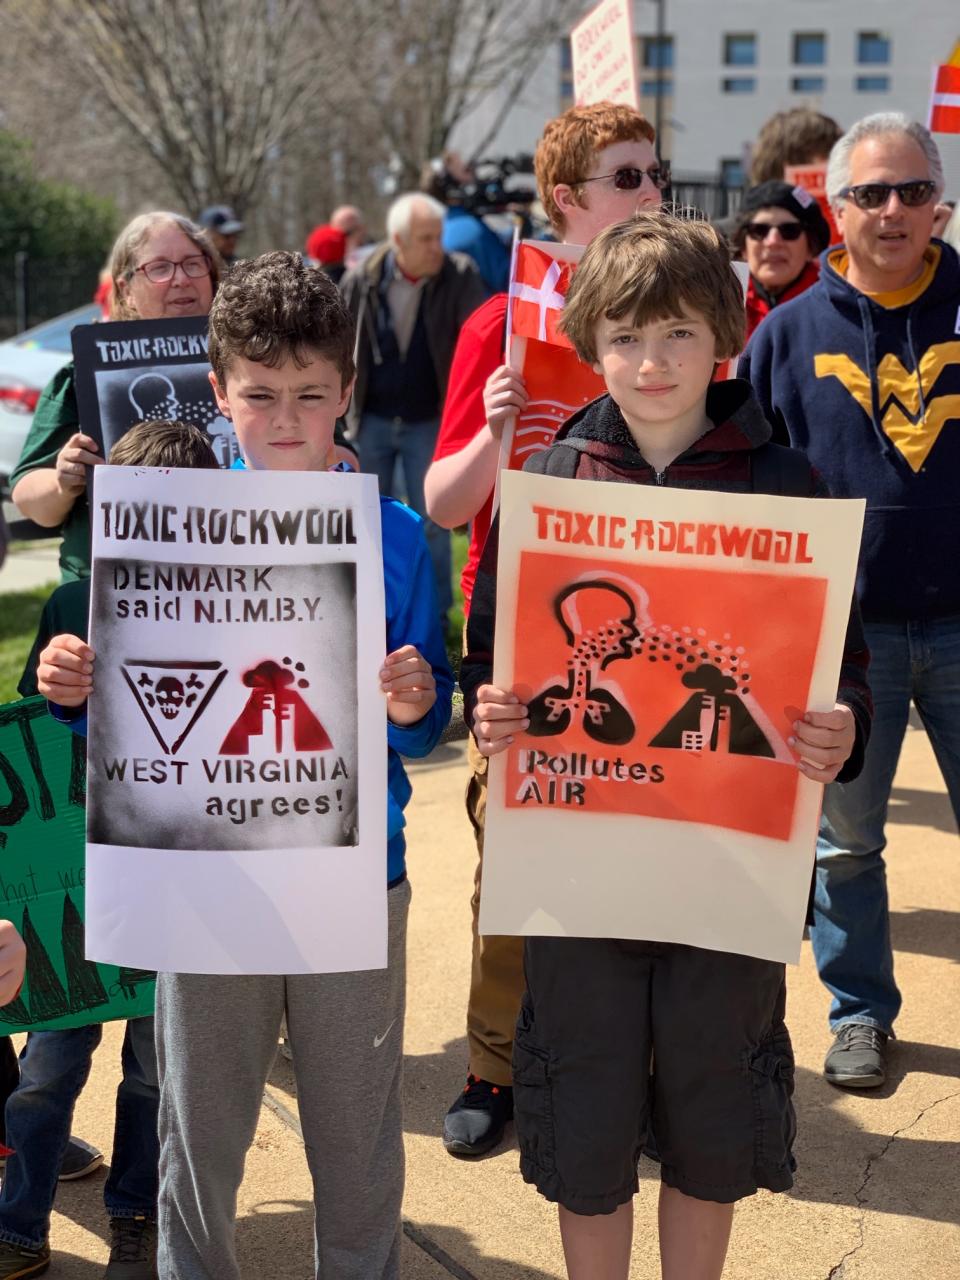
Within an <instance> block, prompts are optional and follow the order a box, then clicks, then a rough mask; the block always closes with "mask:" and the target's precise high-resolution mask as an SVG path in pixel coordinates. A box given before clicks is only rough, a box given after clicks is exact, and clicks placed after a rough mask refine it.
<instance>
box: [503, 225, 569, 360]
mask: <svg viewBox="0 0 960 1280" xmlns="http://www.w3.org/2000/svg"><path fill="white" fill-rule="evenodd" d="M572 274H573V267H572V264H571V263H569V262H561V261H560V260H559V259H558V258H555V257H554V256H553V254H552V253H550V251H549V250H548V249H541V248H540V247H539V246H537V245H535V244H531V243H530V242H529V241H528V240H521V241H520V243H519V244H518V245H517V252H516V255H515V257H514V263H513V273H512V275H511V279H510V290H509V293H510V327H511V332H512V333H513V335H514V337H517V338H536V340H537V341H538V342H549V343H551V344H552V345H553V346H557V347H572V346H573V344H572V343H571V341H570V339H569V338H566V337H564V335H563V334H562V333H559V332H558V330H557V324H558V323H559V321H560V317H561V315H562V314H563V303H564V299H565V297H566V293H567V289H568V288H569V287H570V278H571V276H572Z"/></svg>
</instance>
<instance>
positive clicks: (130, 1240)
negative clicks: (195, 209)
mask: <svg viewBox="0 0 960 1280" xmlns="http://www.w3.org/2000/svg"><path fill="white" fill-rule="evenodd" d="M110 1246H111V1247H110V1261H109V1262H108V1263H107V1269H106V1271H105V1272H104V1273H103V1280H156V1278H157V1224H156V1223H155V1222H149V1221H148V1220H147V1219H146V1218H111V1219H110Z"/></svg>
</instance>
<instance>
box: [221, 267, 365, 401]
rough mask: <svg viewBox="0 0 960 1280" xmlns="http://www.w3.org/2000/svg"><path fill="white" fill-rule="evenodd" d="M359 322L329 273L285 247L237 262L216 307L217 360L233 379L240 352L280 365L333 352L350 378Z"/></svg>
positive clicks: (332, 358)
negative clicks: (348, 307) (357, 323)
mask: <svg viewBox="0 0 960 1280" xmlns="http://www.w3.org/2000/svg"><path fill="white" fill-rule="evenodd" d="M353 345H354V324H353V319H352V317H351V315H350V312H349V311H348V310H347V308H346V306H345V304H344V302H343V299H342V298H341V296H340V293H339V291H338V289H337V286H336V285H335V284H334V283H333V281H332V280H331V279H330V277H329V276H328V275H327V274H326V273H325V272H324V271H321V270H320V268H319V267H311V266H308V265H307V263H305V262H304V260H303V258H301V257H300V255H299V254H298V253H287V252H286V251H285V250H282V249H278V250H276V251H275V252H273V253H262V254H261V255H260V257H259V258H250V259H248V260H246V261H244V262H238V263H237V264H236V265H235V266H233V267H231V268H230V270H229V272H228V273H227V275H226V276H225V277H224V279H223V280H222V282H221V284H220V288H219V289H218V290H217V295H216V297H215V298H214V300H213V306H212V307H211V308H210V352H209V354H210V364H211V366H212V368H213V371H214V373H215V374H216V375H217V382H219V384H220V386H221V387H223V386H225V385H226V379H227V374H228V373H229V371H230V364H231V362H232V361H233V360H235V359H237V357H238V356H239V357H241V358H243V359H245V360H252V361H253V362H254V363H255V364H265V365H269V366H270V367H271V368H274V369H275V368H276V367H277V365H279V364H281V363H282V362H283V361H284V360H288V359H292V360H293V361H294V362H295V363H296V364H297V365H299V366H301V367H302V366H304V365H305V364H307V362H308V361H309V360H310V359H311V358H315V357H316V356H321V357H322V358H323V359H324V360H329V361H330V363H331V364H332V365H333V366H334V367H335V368H336V370H337V372H338V373H339V374H340V385H341V387H342V388H346V386H347V385H348V384H349V383H350V381H351V380H352V378H353V375H354V372H355V368H356V366H355V365H354V360H353Z"/></svg>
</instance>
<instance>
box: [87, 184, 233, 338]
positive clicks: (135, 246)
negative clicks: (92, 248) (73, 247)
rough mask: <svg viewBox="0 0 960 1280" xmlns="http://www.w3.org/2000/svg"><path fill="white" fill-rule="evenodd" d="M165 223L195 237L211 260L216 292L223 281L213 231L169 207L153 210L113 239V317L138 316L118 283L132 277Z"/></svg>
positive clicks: (138, 216)
mask: <svg viewBox="0 0 960 1280" xmlns="http://www.w3.org/2000/svg"><path fill="white" fill-rule="evenodd" d="M161 223H170V224H172V225H173V226H175V227H176V228H177V229H178V230H180V231H182V232H183V234H184V235H185V236H186V237H187V239H188V240H192V241H193V243H194V244H195V245H196V246H197V252H198V253H202V254H205V255H206V256H207V257H208V258H209V259H210V281H211V283H212V285H213V291H214V293H216V290H217V285H218V284H219V283H220V274H221V272H222V270H223V260H222V259H221V257H220V255H219V253H217V251H216V249H215V248H214V247H213V241H212V240H211V239H210V233H209V232H208V231H207V230H206V228H204V227H200V226H197V224H196V223H195V222H191V221H190V219H189V218H185V217H184V216H183V214H182V213H169V212H167V210H165V209H153V210H151V211H150V212H149V213H138V214H137V216H136V217H135V218H133V219H132V220H131V221H130V222H128V223H127V225H126V226H125V227H124V228H123V230H122V231H121V232H120V234H119V235H118V236H117V238H116V240H115V241H114V242H113V248H112V249H111V250H110V259H109V262H108V264H107V269H108V271H109V272H110V279H111V280H112V281H113V302H112V304H111V318H112V319H114V320H133V319H136V316H137V313H136V311H135V310H134V309H133V307H132V306H131V305H130V303H129V300H128V298H127V295H126V293H124V292H122V291H121V290H120V289H118V288H117V282H118V281H120V280H129V279H130V277H131V276H132V275H133V273H134V270H135V269H136V265H137V254H138V253H139V252H140V250H141V248H142V247H143V245H144V242H145V241H146V239H147V238H148V236H149V235H150V233H151V231H153V229H154V228H155V227H157V226H159V225H160V224H161Z"/></svg>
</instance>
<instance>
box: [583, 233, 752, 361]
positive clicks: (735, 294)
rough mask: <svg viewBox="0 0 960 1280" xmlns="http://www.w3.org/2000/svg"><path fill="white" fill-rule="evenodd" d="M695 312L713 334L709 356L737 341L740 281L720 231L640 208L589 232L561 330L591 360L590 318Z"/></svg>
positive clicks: (726, 354)
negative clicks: (596, 231)
mask: <svg viewBox="0 0 960 1280" xmlns="http://www.w3.org/2000/svg"><path fill="white" fill-rule="evenodd" d="M684 310H686V311H688V312H689V311H697V312H699V313H700V314H701V315H702V316H703V317H704V319H705V320H706V321H707V323H708V324H709V325H710V328H711V329H712V330H713V333H714V336H715V337H716V340H717V359H718V360H729V359H730V358H731V357H732V356H735V355H736V354H737V352H738V351H740V350H741V348H742V347H743V336H744V329H745V326H746V321H745V316H744V306H743V288H742V286H741V284H740V281H739V280H738V279H737V276H736V273H735V272H734V271H733V269H732V267H731V266H730V254H729V251H728V249H727V247H726V245H725V244H724V241H723V238H722V237H721V236H720V234H719V233H718V232H717V231H715V230H714V228H713V227H711V226H710V224H709V223H708V222H688V221H684V220H682V219H680V218H677V217H675V216H674V215H673V214H670V213H666V212H664V211H663V210H657V211H655V212H641V213H638V214H637V215H636V217H635V218H631V219H630V221H629V222H618V223H616V224H615V225H614V226H612V227H607V229H606V230H605V231H601V232H600V234H599V235H597V236H595V237H594V238H593V239H592V240H591V241H590V244H589V245H588V246H587V249H586V252H585V253H584V255H583V258H582V259H581V261H580V265H579V266H578V267H577V269H576V271H575V272H574V276H573V283H572V284H571V286H570V290H569V292H568V293H567V298H566V302H565V304H564V308H563V319H562V321H561V326H560V327H561V329H562V330H563V332H564V333H565V334H566V335H567V337H568V338H569V339H570V341H571V342H572V343H573V345H574V346H575V347H576V349H577V355H578V356H579V357H580V359H581V360H585V361H587V362H588V363H590V364H593V363H594V362H595V361H596V359H597V325H598V324H599V323H600V321H601V320H602V319H604V318H606V319H608V320H622V319H623V318H624V317H625V316H629V317H631V321H632V323H633V324H634V325H635V326H636V327H637V328H638V329H639V328H642V327H643V326H644V325H646V324H649V323H650V322H651V321H654V320H670V319H672V318H673V317H675V316H682V315H683V314H684Z"/></svg>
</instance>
